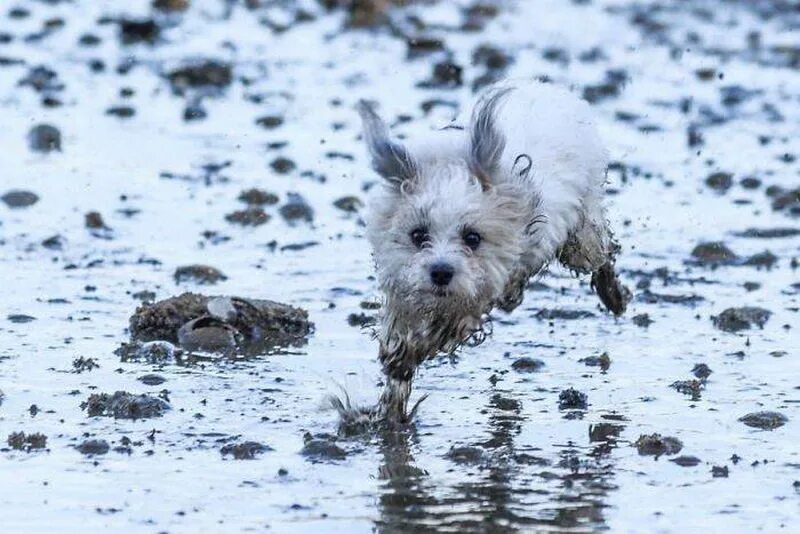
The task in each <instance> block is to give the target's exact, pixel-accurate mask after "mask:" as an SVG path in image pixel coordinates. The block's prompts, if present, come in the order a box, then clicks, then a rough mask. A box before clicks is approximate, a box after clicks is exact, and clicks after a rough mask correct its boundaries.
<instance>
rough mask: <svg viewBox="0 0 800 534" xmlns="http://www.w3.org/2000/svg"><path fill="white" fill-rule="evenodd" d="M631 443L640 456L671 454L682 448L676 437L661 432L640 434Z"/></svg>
mask: <svg viewBox="0 0 800 534" xmlns="http://www.w3.org/2000/svg"><path fill="white" fill-rule="evenodd" d="M633 445H634V446H635V447H636V449H637V450H638V451H639V454H640V455H642V456H656V457H658V456H662V455H667V456H672V455H673V454H678V453H679V452H680V451H681V449H683V443H681V441H680V440H679V439H678V438H673V437H670V436H661V434H649V435H645V434H642V435H641V436H639V439H637V440H636V442H635V443H634V444H633Z"/></svg>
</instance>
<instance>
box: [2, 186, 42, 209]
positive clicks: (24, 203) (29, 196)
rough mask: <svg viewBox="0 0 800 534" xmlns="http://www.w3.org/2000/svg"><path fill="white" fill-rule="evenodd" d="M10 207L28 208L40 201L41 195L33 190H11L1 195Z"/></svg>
mask: <svg viewBox="0 0 800 534" xmlns="http://www.w3.org/2000/svg"><path fill="white" fill-rule="evenodd" d="M0 200H2V201H3V202H4V203H5V205H6V206H8V207H9V208H27V207H29V206H33V205H34V204H36V203H37V202H39V195H37V194H36V193H33V192H31V191H21V190H17V189H14V190H11V191H9V192H7V193H6V194H4V195H3V196H2V197H0Z"/></svg>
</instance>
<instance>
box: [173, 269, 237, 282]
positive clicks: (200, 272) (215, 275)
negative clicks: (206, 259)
mask: <svg viewBox="0 0 800 534" xmlns="http://www.w3.org/2000/svg"><path fill="white" fill-rule="evenodd" d="M174 277H175V283H177V284H182V283H184V282H193V283H196V284H200V285H213V284H216V283H217V282H221V281H224V280H227V279H228V277H227V276H225V275H224V274H222V271H220V270H219V269H217V268H215V267H211V266H209V265H185V266H183V267H178V268H177V269H175V275H174Z"/></svg>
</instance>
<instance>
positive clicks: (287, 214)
mask: <svg viewBox="0 0 800 534" xmlns="http://www.w3.org/2000/svg"><path fill="white" fill-rule="evenodd" d="M287 197H288V198H287V200H286V204H284V205H283V206H281V207H280V209H279V210H278V211H279V212H280V214H281V217H283V220H285V221H286V222H287V223H289V224H290V225H295V224H297V223H298V222H309V223H310V222H312V221H313V220H314V210H313V209H312V208H311V206H310V205H309V204H308V202H306V199H304V198H303V197H302V196H301V195H299V194H297V193H289V194H288V195H287Z"/></svg>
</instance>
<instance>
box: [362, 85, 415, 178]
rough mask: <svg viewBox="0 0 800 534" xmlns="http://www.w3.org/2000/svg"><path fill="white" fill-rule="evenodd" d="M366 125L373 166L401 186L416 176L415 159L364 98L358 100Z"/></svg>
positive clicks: (365, 131) (365, 132)
mask: <svg viewBox="0 0 800 534" xmlns="http://www.w3.org/2000/svg"><path fill="white" fill-rule="evenodd" d="M357 109H358V114H359V115H361V122H362V123H363V126H364V140H365V141H366V143H367V148H368V149H369V155H370V157H371V158H372V168H373V169H374V170H375V172H377V173H378V174H380V175H381V176H383V177H384V178H385V179H386V180H387V181H388V182H389V183H390V184H392V185H394V186H396V187H400V185H401V184H402V183H403V182H405V181H406V180H410V179H412V178H413V177H414V175H415V172H416V168H415V165H414V160H413V158H412V157H411V155H410V154H409V153H408V151H407V150H406V149H405V147H404V146H403V145H401V144H400V143H398V142H397V141H394V140H392V139H391V138H390V137H389V128H387V127H386V124H385V123H384V122H383V120H381V118H380V117H379V116H378V114H377V113H375V111H374V110H373V109H372V107H371V106H370V105H369V104H368V103H367V102H366V101H364V100H360V101H359V102H358V106H357Z"/></svg>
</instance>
